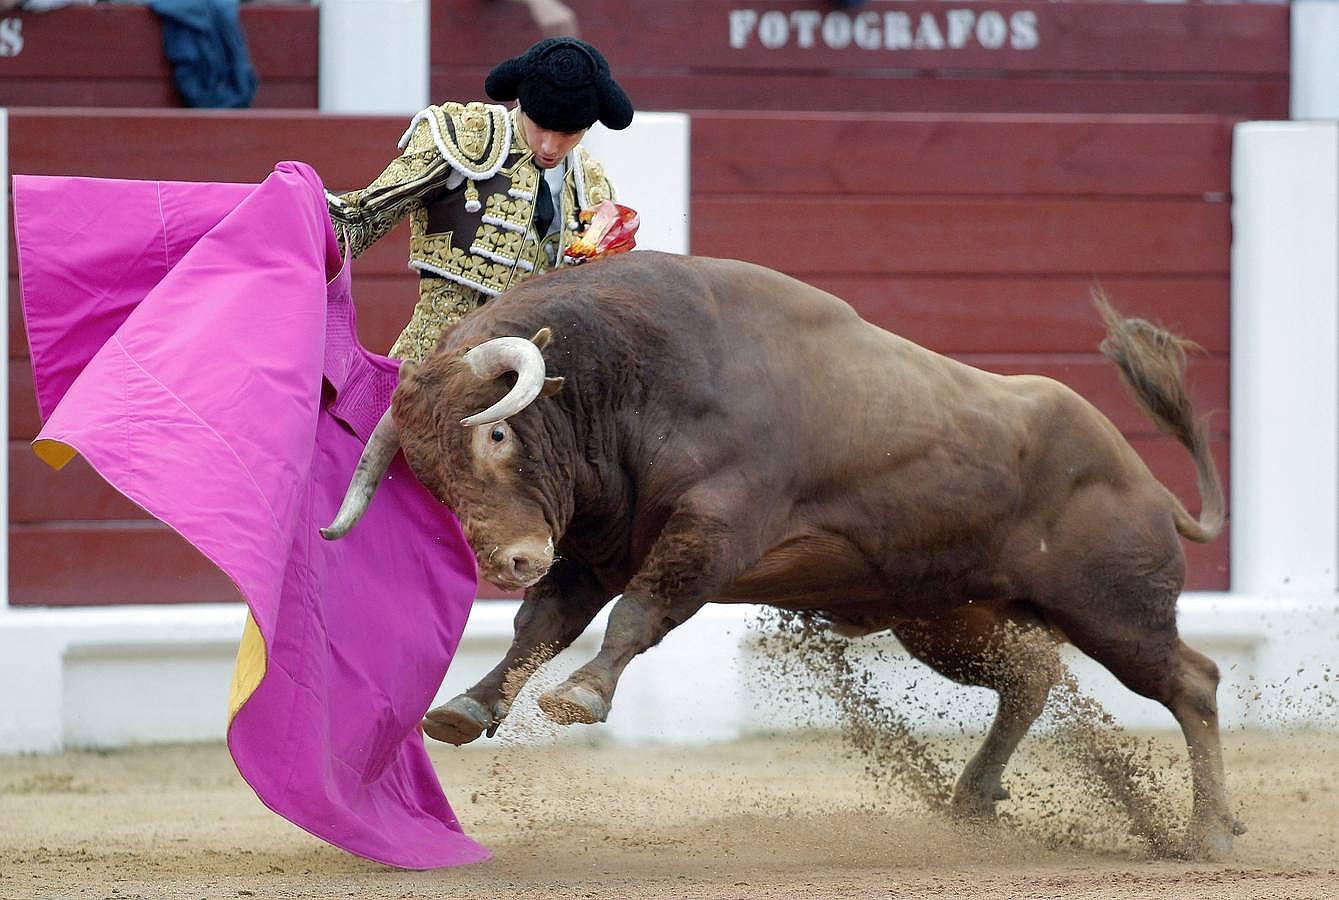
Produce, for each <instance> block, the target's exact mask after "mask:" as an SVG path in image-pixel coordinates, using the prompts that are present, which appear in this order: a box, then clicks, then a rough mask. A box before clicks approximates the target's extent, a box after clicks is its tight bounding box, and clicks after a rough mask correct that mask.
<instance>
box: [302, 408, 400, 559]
mask: <svg viewBox="0 0 1339 900" xmlns="http://www.w3.org/2000/svg"><path fill="white" fill-rule="evenodd" d="M399 449H400V432H399V430H398V429H397V428H396V427H395V420H394V419H392V418H391V411H390V410H389V409H388V410H386V411H385V412H384V413H382V416H381V421H379V422H377V427H376V428H374V429H372V437H370V438H368V440H367V446H366V447H364V448H363V455H362V456H361V457H360V458H359V459H358V467H357V468H356V469H354V470H353V479H352V480H351V481H350V482H349V489H348V490H347V491H346V492H345V493H344V502H343V503H341V504H340V505H339V512H338V513H336V514H335V521H333V522H331V523H330V524H329V525H327V526H326V527H325V528H322V529H321V537H323V538H325V539H326V540H327V541H334V540H338V539H339V538H342V537H344V535H346V534H348V533H349V532H350V531H351V530H353V526H354V525H357V524H358V520H359V519H361V518H362V517H363V513H365V512H367V506H368V504H370V503H371V502H372V494H374V493H375V492H376V489H377V485H379V484H381V479H382V478H385V477H386V470H387V469H388V468H390V464H391V460H392V459H394V458H395V451H396V450H399Z"/></svg>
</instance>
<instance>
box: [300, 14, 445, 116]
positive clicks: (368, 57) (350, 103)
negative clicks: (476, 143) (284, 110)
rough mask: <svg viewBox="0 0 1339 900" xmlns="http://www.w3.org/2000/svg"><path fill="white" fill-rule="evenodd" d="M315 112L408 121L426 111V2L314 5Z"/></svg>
mask: <svg viewBox="0 0 1339 900" xmlns="http://www.w3.org/2000/svg"><path fill="white" fill-rule="evenodd" d="M320 4H321V26H320V39H321V45H320V75H319V77H320V82H319V89H318V92H317V93H318V98H319V99H318V104H319V108H320V110H321V112H329V113H345V114H354V115H359V114H385V115H406V116H408V115H412V114H413V113H416V112H418V111H419V110H421V109H423V108H424V107H425V106H427V105H428V103H429V100H428V61H429V60H428V46H429V39H428V38H429V36H428V0H320Z"/></svg>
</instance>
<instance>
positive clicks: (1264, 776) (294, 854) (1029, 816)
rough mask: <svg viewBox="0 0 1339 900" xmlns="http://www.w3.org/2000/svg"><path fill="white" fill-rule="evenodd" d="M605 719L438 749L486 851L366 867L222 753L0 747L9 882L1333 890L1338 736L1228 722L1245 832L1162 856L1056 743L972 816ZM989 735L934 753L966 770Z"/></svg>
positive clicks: (2, 864)
mask: <svg viewBox="0 0 1339 900" xmlns="http://www.w3.org/2000/svg"><path fill="white" fill-rule="evenodd" d="M504 730H505V729H504ZM597 732H598V729H589V730H588V738H587V741H586V742H583V741H578V740H566V741H563V742H560V743H556V744H553V743H550V744H547V745H542V746H537V745H535V744H534V743H531V742H525V741H520V740H517V739H516V738H513V739H512V740H511V741H510V742H508V741H506V740H502V741H499V740H494V741H488V742H480V743H478V744H477V745H471V746H468V747H464V748H451V747H445V746H441V745H434V748H433V750H432V753H433V757H434V760H435V762H436V763H437V766H438V771H439V772H440V773H441V775H442V778H443V781H444V782H445V784H446V789H447V793H448V795H449V796H450V798H451V799H452V801H453V803H454V804H455V806H456V809H457V812H458V814H459V815H460V817H461V819H462V821H463V823H464V824H465V825H466V828H467V829H468V831H469V832H470V833H471V834H473V835H474V836H475V837H477V838H478V839H480V840H482V841H483V842H484V843H486V844H487V845H488V846H490V847H491V849H492V850H493V851H494V858H493V859H492V860H490V861H488V862H486V863H482V864H479V865H475V866H470V867H465V868H459V869H442V870H437V871H431V872H405V871H399V870H395V869H390V868H387V867H384V866H381V865H377V864H374V863H370V862H366V861H364V860H361V859H359V858H357V857H353V856H350V855H348V854H346V853H343V852H342V851H339V850H336V849H334V848H332V847H330V846H328V845H326V844H324V843H322V842H321V841H319V840H317V839H315V838H313V837H311V836H309V835H307V834H306V833H305V832H302V831H300V830H299V829H297V828H296V827H294V826H292V825H290V824H289V823H287V822H285V821H283V820H281V819H279V818H278V817H276V816H274V815H273V814H272V813H270V812H269V811H268V810H266V809H265V808H264V807H263V806H261V804H260V802H259V801H258V800H257V799H256V798H255V796H254V795H253V794H252V793H251V791H250V789H249V788H248V787H247V786H246V785H245V783H244V782H243V781H242V780H241V778H240V777H239V776H238V775H237V773H236V771H235V769H234V768H233V766H232V762H231V760H230V758H229V756H228V753H227V751H226V749H225V748H224V747H223V746H222V745H219V744H207V745H190V746H170V747H158V748H145V749H136V750H127V751H116V752H106V753H98V752H71V753H65V754H63V755H59V756H27V757H10V758H3V759H0V897H6V898H11V897H12V898H39V897H70V898H89V897H92V898H103V897H106V898H113V897H114V898H118V900H122V898H136V897H144V898H178V897H180V898H199V897H207V898H231V897H260V898H268V897H274V898H296V897H302V898H334V897H379V898H420V897H422V898H427V897H452V898H506V897H527V898H529V897H533V898H541V897H543V898H549V897H554V898H557V897H574V898H632V900H637V898H670V897H674V898H697V897H702V898H706V897H711V898H755V897H758V898H769V897H770V898H804V900H813V898H824V897H861V898H864V897H908V898H921V897H971V898H987V897H988V898H992V900H998V898H1002V897H1008V898H1051V897H1056V898H1059V897H1064V898H1070V897H1083V898H1135V897H1149V898H1187V900H1189V898H1206V900H1207V898H1215V900H1218V898H1261V900H1264V898H1269V900H1282V898H1339V778H1336V776H1337V775H1339V734H1337V733H1335V732H1333V731H1330V732H1317V733H1310V734H1286V735H1283V734H1270V733H1242V732H1228V733H1227V734H1226V735H1225V740H1226V749H1227V766H1228V772H1229V785H1230V787H1231V790H1232V792H1233V802H1234V804H1235V805H1236V807H1237V808H1238V810H1239V812H1240V815H1241V817H1242V818H1243V820H1245V822H1246V823H1247V824H1248V825H1249V827H1250V831H1249V833H1248V834H1246V835H1245V836H1243V837H1241V838H1239V839H1238V843H1237V849H1236V851H1235V854H1234V856H1233V857H1232V858H1231V859H1230V860H1228V861H1225V862H1213V863H1204V862H1186V861H1182V860H1176V859H1167V858H1159V857H1157V856H1155V855H1152V854H1150V852H1149V850H1148V848H1147V845H1146V843H1145V842H1143V841H1142V840H1140V839H1137V838H1132V837H1131V836H1130V834H1129V821H1130V819H1129V816H1128V815H1127V814H1126V812H1125V811H1123V810H1122V809H1121V808H1120V807H1119V804H1115V803H1113V802H1112V801H1110V800H1109V799H1106V798H1104V797H1103V796H1101V795H1100V794H1099V793H1096V792H1094V790H1093V789H1092V780H1091V779H1089V778H1086V777H1085V776H1084V774H1083V771H1082V769H1081V767H1077V766H1076V765H1074V764H1073V761H1072V759H1071V758H1070V757H1069V756H1068V755H1067V754H1066V753H1065V752H1064V744H1063V742H1062V741H1059V740H1057V739H1054V738H1052V737H1048V736H1047V735H1039V736H1034V737H1030V738H1029V739H1028V740H1026V741H1025V742H1024V746H1023V748H1022V749H1021V750H1020V753H1019V756H1018V757H1017V758H1016V762H1015V765H1014V766H1013V767H1012V769H1011V773H1010V774H1009V775H1007V776H1006V784H1007V785H1008V786H1009V787H1010V788H1011V789H1012V791H1013V793H1014V797H1015V799H1013V800H1011V801H1008V802H1006V803H1004V804H1002V805H1001V811H1002V812H1003V813H1004V814H1005V821H1004V822H1003V823H1002V824H1001V825H999V826H997V827H994V828H991V829H986V830H979V829H969V828H963V827H960V826H957V825H955V824H953V823H952V822H951V821H949V820H948V819H947V818H946V817H944V816H943V815H942V814H940V813H937V812H934V811H932V809H931V807H930V805H929V804H927V803H926V802H925V800H924V798H923V797H919V796H917V792H916V791H915V790H908V789H907V788H906V787H905V786H904V785H903V783H902V782H901V781H900V780H899V779H897V778H889V777H887V776H888V773H887V772H886V771H882V770H880V768H879V767H878V766H876V765H872V764H871V760H870V757H869V756H868V754H862V753H859V752H855V751H853V750H852V747H851V744H850V742H849V741H848V740H846V739H844V738H843V737H842V735H841V734H839V733H836V732H831V731H809V732H800V733H790V734H787V735H783V736H776V737H767V738H761V737H760V738H753V739H748V740H744V741H739V742H733V743H729V744H715V745H707V746H698V747H685V746H656V747H646V748H628V747H617V748H616V747H602V746H598V744H593V743H590V742H589V739H590V737H589V736H596V735H597ZM499 737H500V738H501V737H503V732H499ZM1137 743H1138V745H1139V747H1140V753H1142V754H1145V755H1146V756H1147V758H1148V759H1150V760H1152V761H1153V762H1154V764H1155V767H1160V768H1161V769H1162V776H1161V779H1160V781H1159V783H1158V784H1157V785H1156V791H1155V793H1157V794H1158V796H1157V797H1155V801H1156V802H1157V803H1163V802H1164V801H1165V811H1164V814H1165V815H1167V816H1170V817H1171V818H1172V819H1177V818H1179V817H1183V816H1184V809H1183V806H1182V803H1183V801H1184V800H1185V798H1186V790H1187V789H1186V786H1185V782H1184V778H1183V777H1182V776H1180V775H1179V774H1178V773H1180V772H1181V771H1182V770H1184V768H1185V765H1184V751H1183V748H1182V747H1181V745H1180V740H1179V737H1178V736H1174V735H1170V734H1169V735H1157V736H1141V737H1139V738H1138V739H1137ZM974 744H975V740H974V738H953V739H949V738H930V739H926V742H925V744H924V749H926V750H927V751H928V752H930V753H932V754H936V755H938V756H939V758H941V759H944V760H948V761H949V762H950V763H955V762H956V761H958V760H961V759H964V758H965V757H966V755H967V754H968V753H969V752H970V751H971V749H972V748H973V747H974ZM1177 824H1178V823H1177V822H1176V821H1171V822H1169V823H1168V825H1169V827H1170V828H1173V829H1174V828H1175V827H1176V825H1177Z"/></svg>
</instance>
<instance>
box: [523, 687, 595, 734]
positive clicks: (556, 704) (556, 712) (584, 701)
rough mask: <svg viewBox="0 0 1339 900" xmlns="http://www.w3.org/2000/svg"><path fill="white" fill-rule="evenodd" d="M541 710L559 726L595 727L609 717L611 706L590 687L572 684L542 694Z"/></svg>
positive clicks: (540, 700) (540, 699)
mask: <svg viewBox="0 0 1339 900" xmlns="http://www.w3.org/2000/svg"><path fill="white" fill-rule="evenodd" d="M539 708H540V709H541V710H543V712H544V715H545V716H546V717H547V718H548V719H549V720H550V721H552V722H557V723H558V724H559V725H574V724H577V723H580V724H582V725H594V724H595V723H596V722H603V721H604V720H605V718H606V717H607V716H608V715H609V704H608V703H606V702H605V700H604V698H603V697H601V696H600V695H599V694H597V693H595V692H594V691H592V690H591V689H590V688H588V687H582V686H581V685H579V684H572V685H566V686H561V687H557V688H554V689H553V690H551V691H549V692H548V693H545V694H541V695H540V698H539Z"/></svg>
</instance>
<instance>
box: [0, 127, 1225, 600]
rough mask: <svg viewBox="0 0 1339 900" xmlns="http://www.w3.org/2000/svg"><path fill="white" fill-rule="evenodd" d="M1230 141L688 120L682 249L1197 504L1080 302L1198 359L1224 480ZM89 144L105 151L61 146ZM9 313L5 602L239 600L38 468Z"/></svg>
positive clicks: (282, 137) (260, 146)
mask: <svg viewBox="0 0 1339 900" xmlns="http://www.w3.org/2000/svg"><path fill="white" fill-rule="evenodd" d="M1230 126H1231V122H1230V120H1226V119H1220V118H1214V117H1173V116H1154V117H1114V118H1112V117H1082V116H1026V117H1021V116H1001V115H972V116H963V115H956V116H932V115H917V114H902V115H890V114H880V115H873V116H861V115H850V114H817V113H813V114H777V113H729V112H716V113H705V112H703V113H697V114H695V115H694V116H693V123H692V127H693V137H692V171H693V185H694V186H693V195H692V210H691V218H692V225H693V228H692V249H693V252H695V253H700V254H704V255H716V256H723V255H732V256H739V257H741V258H745V259H752V260H755V261H760V262H764V263H768V264H771V265H775V266H776V267H778V268H780V269H782V270H784V271H787V272H790V273H791V274H794V275H796V276H798V277H801V278H803V279H805V280H807V281H810V282H812V283H814V284H816V285H818V286H819V287H822V288H824V289H827V290H830V291H832V292H833V293H835V294H837V295H839V296H841V297H843V298H845V299H847V300H848V301H850V302H851V303H852V304H853V305H854V306H855V307H856V308H857V309H858V310H859V311H860V312H861V313H862V314H863V315H864V316H865V317H866V318H868V319H870V320H871V321H873V322H875V323H876V324H879V325H881V326H883V327H886V328H889V329H891V330H894V331H897V332H898V333H900V334H903V335H905V336H907V337H909V338H911V339H913V340H916V341H919V342H921V343H923V344H925V345H926V346H929V347H932V348H934V349H937V350H940V351H942V352H946V353H950V354H952V355H954V356H956V357H958V358H960V359H963V360H965V361H967V362H970V363H973V364H976V365H980V366H982V367H984V368H988V369H992V370H995V371H1000V372H1024V371H1026V372H1040V373H1044V374H1048V375H1053V376H1055V377H1057V378H1060V379H1061V380H1063V381H1065V382H1066V383H1068V384H1070V385H1071V386H1073V387H1074V388H1075V389H1076V390H1078V391H1079V392H1080V393H1082V394H1083V395H1084V396H1086V397H1088V398H1090V399H1091V400H1093V401H1094V402H1095V403H1096V404H1097V405H1098V406H1099V407H1100V408H1101V409H1103V411H1105V412H1106V413H1107V414H1108V415H1110V416H1111V417H1112V418H1113V420H1114V421H1115V422H1116V424H1117V425H1118V426H1119V427H1120V428H1121V429H1122V430H1123V431H1124V432H1125V433H1126V434H1127V435H1128V436H1130V438H1131V440H1132V441H1133V442H1134V444H1135V446H1136V447H1137V448H1138V449H1139V450H1140V452H1141V453H1142V454H1143V455H1144V458H1145V459H1146V461H1147V462H1148V463H1149V465H1150V467H1151V468H1152V469H1153V470H1154V472H1155V473H1156V474H1157V475H1158V476H1159V477H1160V478H1162V479H1164V481H1165V482H1166V483H1167V484H1168V485H1169V486H1170V487H1172V488H1173V489H1174V490H1175V491H1176V492H1177V493H1178V494H1179V495H1181V496H1182V497H1185V498H1187V499H1191V498H1194V496H1195V486H1194V473H1193V471H1192V469H1191V466H1190V463H1189V460H1188V458H1187V456H1186V454H1185V453H1184V452H1183V451H1182V450H1181V449H1180V448H1179V447H1178V446H1177V445H1175V444H1173V443H1172V442H1170V441H1168V440H1167V439H1165V438H1161V437H1159V436H1157V435H1155V434H1154V432H1153V429H1152V427H1151V426H1150V425H1149V423H1148V421H1147V420H1146V419H1145V418H1144V417H1143V416H1142V414H1141V413H1139V411H1138V410H1137V409H1136V408H1135V407H1134V405H1133V403H1132V402H1131V401H1130V400H1129V399H1128V398H1127V396H1126V394H1125V392H1124V389H1123V387H1122V386H1121V385H1120V383H1119V380H1118V378H1117V376H1116V373H1115V371H1114V369H1113V368H1112V367H1111V366H1110V365H1109V364H1108V363H1107V362H1106V361H1105V360H1104V359H1103V358H1102V357H1100V355H1098V354H1097V352H1096V345H1097V342H1098V341H1099V340H1100V338H1101V334H1102V332H1101V327H1100V325H1099V323H1098V320H1097V317H1096V315H1095V313H1094V312H1093V310H1092V308H1091V306H1090V304H1089V302H1088V299H1087V292H1088V288H1089V286H1090V284H1091V283H1092V282H1093V280H1094V279H1096V280H1099V281H1100V282H1101V283H1102V284H1103V285H1104V286H1105V287H1106V288H1107V289H1108V290H1109V291H1110V293H1111V295H1112V297H1113V298H1114V300H1115V301H1116V303H1117V305H1118V306H1119V307H1120V308H1122V309H1123V310H1125V311H1127V312H1130V313H1134V314H1138V315H1143V316H1146V317H1148V318H1151V319H1154V320H1158V321H1161V322H1163V323H1164V324H1166V325H1169V326H1171V327H1173V328H1175V329H1176V330H1177V331H1179V332H1181V333H1183V334H1186V335H1188V336H1189V337H1191V338H1193V339H1194V340H1196V341H1197V342H1199V343H1200V344H1201V345H1202V346H1203V347H1204V350H1205V353H1204V355H1203V356H1202V357H1201V358H1199V359H1197V360H1195V361H1194V363H1193V364H1192V368H1191V387H1192V392H1193V394H1194V396H1195V398H1196V400H1197V402H1198V403H1199V405H1200V407H1201V408H1202V409H1203V410H1204V411H1206V412H1208V411H1214V413H1215V415H1214V417H1213V419H1212V420H1211V422H1212V432H1213V439H1212V447H1213V451H1214V453H1215V455H1216V457H1217V458H1218V460H1219V463H1220V465H1222V466H1224V467H1225V466H1226V463H1227V458H1228V449H1229V443H1228V439H1229V427H1230V423H1229V421H1228V419H1227V410H1228V399H1229V398H1228V384H1229V376H1228V350H1229V339H1230V335H1229V332H1228V322H1229V306H1228V253H1229V237H1230V235H1229V203H1228V189H1229V154H1230ZM403 127H404V122H403V121H402V120H401V119H399V118H392V117H336V116H323V115H320V114H317V113H285V114H278V113H272V112H223V111H218V112H210V113H198V112H186V111H145V112H136V113H94V112H91V111H84V112H80V113H71V112H69V111H53V110H14V111H12V112H11V118H10V163H11V171H13V172H14V173H29V174H79V175H90V176H101V177H123V178H162V179H181V180H206V179H207V180H214V181H244V182H254V181H257V180H259V179H260V178H263V177H264V176H265V175H266V174H267V173H268V172H269V171H270V169H271V168H272V166H273V164H274V163H275V162H276V161H278V160H281V159H302V160H305V161H307V162H310V163H312V164H313V165H314V166H315V167H316V168H317V170H318V171H319V172H320V173H321V174H322V176H323V177H324V178H325V180H326V181H327V183H328V184H329V185H330V186H331V187H332V188H334V189H343V188H348V187H353V186H357V185H360V184H363V183H365V182H366V181H368V180H370V178H371V176H372V175H373V174H375V173H376V172H377V171H379V169H380V167H381V166H382V165H383V164H384V163H385V162H386V160H387V159H388V158H389V156H390V154H391V153H393V152H394V149H393V148H394V144H395V141H396V140H397V139H398V138H399V136H400V134H401V132H402V131H403ZM76 129H79V130H81V131H84V130H88V129H92V130H94V131H96V132H97V133H99V134H102V135H104V136H105V137H106V140H105V141H104V142H103V144H102V145H101V146H96V147H95V146H91V145H89V144H87V143H84V142H73V143H72V142H70V141H69V140H67V139H65V138H66V136H68V135H69V134H70V133H71V132H72V131H73V130H76ZM760 147H764V148H767V152H766V154H765V155H766V157H767V158H768V159H769V160H771V164H770V165H768V166H766V167H763V166H760V165H759V164H758V156H759V148H760ZM628 199H629V200H630V201H631V202H633V204H634V205H635V198H628ZM406 244H407V235H405V234H404V233H403V232H401V233H399V234H392V235H391V236H389V237H388V238H387V239H385V240H383V241H382V242H380V243H379V244H378V245H376V246H375V247H374V248H373V249H372V250H370V251H369V252H368V253H367V254H366V255H365V256H364V257H362V258H361V259H359V260H358V261H357V262H356V263H355V268H354V275H355V293H356V296H357V297H358V304H359V317H360V318H359V334H360V337H361V338H362V340H363V341H364V343H366V344H367V345H368V346H370V347H373V348H377V349H385V348H386V347H388V346H389V344H390V342H391V340H393V338H394V335H395V334H396V332H397V331H398V328H399V327H400V325H401V324H402V323H403V321H404V320H405V318H406V317H407V315H408V311H409V308H410V306H411V305H412V303H413V300H414V291H415V286H414V276H413V275H412V274H411V273H409V272H408V271H407V270H406V268H405V256H404V248H405V246H406ZM10 253H11V265H12V264H13V261H14V258H13V251H12V249H11V251H10ZM11 271H13V270H11ZM11 297H12V298H13V300H12V301H11V309H10V313H9V315H10V326H11V341H10V362H9V377H10V389H9V396H10V399H9V403H10V422H9V426H10V438H11V443H10V446H9V464H10V498H9V502H10V518H11V529H10V592H11V602H14V603H16V604H20V605H23V604H28V605H49V604H71V603H107V602H127V601H134V602H177V601H183V600H202V599H204V600H228V599H234V598H235V593H234V592H233V590H232V588H231V586H230V585H228V584H227V582H226V580H225V579H223V578H222V576H221V575H219V574H218V572H217V571H216V570H215V569H214V568H213V567H212V566H211V565H210V564H209V563H208V562H207V561H205V560H204V559H203V558H201V557H199V555H198V554H196V553H195V552H194V551H193V550H191V549H190V548H189V547H188V546H186V545H185V544H184V543H183V542H181V541H180V539H178V538H177V537H176V536H175V535H174V534H173V533H172V532H170V531H169V530H167V529H166V528H164V527H162V526H160V525H157V524H156V523H154V522H152V521H150V520H148V519H147V518H146V517H145V516H144V514H143V513H142V512H141V511H139V510H138V509H136V508H135V507H134V506H133V505H132V504H130V503H129V502H128V501H126V500H124V499H123V498H120V497H119V496H117V495H116V494H115V493H114V492H112V491H111V490H110V489H109V488H107V487H106V486H105V485H104V484H103V482H102V481H101V479H100V478H98V476H97V475H96V474H95V473H94V472H93V471H92V470H91V469H90V468H89V467H88V466H87V465H86V464H85V463H83V462H82V461H79V460H76V461H75V462H73V463H71V465H70V466H69V467H67V469H66V471H64V472H60V473H53V472H50V471H49V470H47V469H46V467H45V466H44V465H42V464H40V463H39V462H38V461H37V460H36V458H35V457H34V456H33V454H32V452H31V450H30V449H29V447H28V442H29V441H30V440H31V438H32V437H33V436H34V435H35V434H36V432H37V429H38V427H39V425H40V423H39V421H38V417H37V411H36V405H35V402H34V398H33V395H32V383H31V370H30V366H29V363H28V360H27V349H26V344H25V342H24V338H23V331H22V322H21V318H20V317H19V315H18V311H17V297H18V295H17V291H16V290H15V285H14V283H13V280H11ZM1224 474H1225V475H1226V471H1225V473H1224ZM1191 505H1192V506H1193V505H1194V504H1193V500H1192V503H1191ZM1187 552H1188V555H1189V559H1190V567H1191V568H1190V580H1189V584H1190V586H1191V587H1195V588H1224V587H1226V586H1227V584H1228V571H1227V539H1226V538H1220V539H1219V541H1217V542H1216V543H1214V544H1212V545H1210V546H1208V547H1201V546H1190V547H1188V549H1187Z"/></svg>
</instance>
